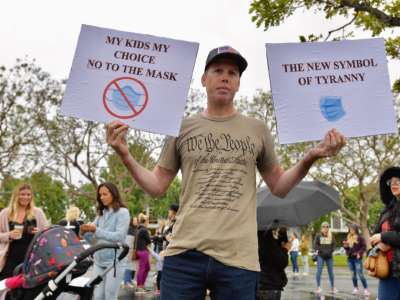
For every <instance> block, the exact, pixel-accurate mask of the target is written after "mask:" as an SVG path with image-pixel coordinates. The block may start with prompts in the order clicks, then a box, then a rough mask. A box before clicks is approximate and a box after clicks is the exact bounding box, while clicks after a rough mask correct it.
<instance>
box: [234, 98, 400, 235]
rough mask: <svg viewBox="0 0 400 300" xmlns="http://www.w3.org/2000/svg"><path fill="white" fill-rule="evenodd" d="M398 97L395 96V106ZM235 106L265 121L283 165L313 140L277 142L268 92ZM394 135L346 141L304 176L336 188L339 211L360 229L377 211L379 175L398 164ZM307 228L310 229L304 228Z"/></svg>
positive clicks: (369, 223)
mask: <svg viewBox="0 0 400 300" xmlns="http://www.w3.org/2000/svg"><path fill="white" fill-rule="evenodd" d="M398 101H399V99H398V98H397V99H396V107H398V105H399V104H398V103H397V102H398ZM238 107H239V108H240V110H241V111H242V112H244V113H247V114H248V115H251V116H253V117H255V118H258V119H261V120H264V121H265V122H266V123H267V125H268V127H269V128H270V130H271V132H272V135H273V137H274V138H275V141H276V148H275V150H276V152H277V154H278V156H279V160H280V163H281V164H282V165H283V166H284V168H288V167H291V166H293V165H294V164H296V163H297V162H298V161H299V160H300V159H302V157H303V156H304V154H305V153H306V152H307V151H308V150H309V149H310V148H311V147H313V146H314V144H315V143H299V144H291V145H279V144H278V141H277V131H276V120H275V117H274V116H275V114H274V106H273V103H272V98H271V94H270V93H266V92H262V91H258V92H257V93H256V94H255V95H254V96H253V98H252V99H251V100H250V101H249V100H247V99H245V98H243V99H241V100H240V101H239V103H238ZM399 157H400V144H399V143H398V138H397V136H394V135H381V136H372V137H363V138H354V139H351V140H348V145H347V146H346V147H345V148H343V149H342V151H341V152H340V154H339V155H337V156H336V157H334V158H330V159H323V160H319V161H317V163H316V164H315V165H314V167H313V168H312V169H311V170H310V172H309V175H308V176H307V178H306V179H308V180H310V179H317V180H321V181H323V182H325V183H327V184H328V185H330V186H333V187H335V188H336V189H337V190H338V191H339V194H340V201H341V206H342V208H341V211H342V214H343V216H344V218H345V220H348V221H349V222H354V223H357V224H359V225H360V226H361V227H362V228H363V230H366V229H367V228H369V227H371V226H372V225H373V224H374V223H375V222H376V219H377V217H378V214H379V209H380V207H381V201H380V200H379V194H378V189H377V180H378V174H380V172H381V171H382V170H383V169H384V168H386V167H387V166H389V165H398V164H399V163H400V160H399ZM327 220H329V216H324V217H322V218H321V219H320V220H316V221H315V222H313V226H311V227H312V229H311V231H313V232H316V231H318V230H319V227H320V224H321V222H322V221H327ZM307 229H308V230H310V229H309V228H307Z"/></svg>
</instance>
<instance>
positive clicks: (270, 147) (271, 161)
mask: <svg viewBox="0 0 400 300" xmlns="http://www.w3.org/2000/svg"><path fill="white" fill-rule="evenodd" d="M261 142H262V148H261V152H260V154H259V156H258V157H257V169H258V171H260V172H263V171H265V170H266V169H268V168H270V167H271V166H273V165H276V164H278V159H277V157H276V153H275V147H274V140H273V138H272V136H271V132H270V131H269V129H268V128H267V126H266V125H265V124H263V129H262V133H261Z"/></svg>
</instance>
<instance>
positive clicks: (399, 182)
mask: <svg viewBox="0 0 400 300" xmlns="http://www.w3.org/2000/svg"><path fill="white" fill-rule="evenodd" d="M386 184H387V185H388V186H391V185H400V178H390V179H388V180H387V181H386Z"/></svg>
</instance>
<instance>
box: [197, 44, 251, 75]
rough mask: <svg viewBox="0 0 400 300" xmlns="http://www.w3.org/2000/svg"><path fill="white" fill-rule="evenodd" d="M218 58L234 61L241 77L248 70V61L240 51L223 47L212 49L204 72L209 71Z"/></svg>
mask: <svg viewBox="0 0 400 300" xmlns="http://www.w3.org/2000/svg"><path fill="white" fill-rule="evenodd" d="M217 58H228V59H230V60H232V61H233V62H234V63H235V64H236V65H237V66H238V68H239V73H240V75H242V73H243V71H244V70H246V68H247V61H246V60H245V59H244V57H243V56H242V55H241V54H240V53H239V51H237V50H235V49H233V48H232V47H231V46H221V47H218V48H215V49H212V50H211V51H210V53H208V56H207V60H206V66H205V68H204V71H207V69H208V67H209V66H210V64H211V63H212V62H213V61H215V60H216V59H217Z"/></svg>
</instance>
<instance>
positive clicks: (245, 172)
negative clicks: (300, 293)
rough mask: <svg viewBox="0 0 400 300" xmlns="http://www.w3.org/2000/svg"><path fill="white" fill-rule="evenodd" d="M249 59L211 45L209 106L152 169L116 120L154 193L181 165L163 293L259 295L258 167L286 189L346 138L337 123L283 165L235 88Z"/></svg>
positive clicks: (118, 135)
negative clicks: (240, 107) (237, 100)
mask: <svg viewBox="0 0 400 300" xmlns="http://www.w3.org/2000/svg"><path fill="white" fill-rule="evenodd" d="M246 67H247V62H246V60H245V59H244V58H243V57H242V56H241V55H240V53H239V52H237V51H236V50H235V49H233V48H231V47H229V46H225V47H219V48H216V49H213V50H211V51H210V53H209V55H208V57H207V60H206V65H205V71H204V74H203V76H202V79H201V81H202V84H203V86H204V87H205V88H206V92H207V108H206V109H205V110H204V111H203V112H202V113H200V114H197V115H195V116H191V117H189V118H187V119H186V120H184V121H183V123H182V126H181V129H180V134H179V136H178V137H168V138H167V139H166V143H165V145H164V148H163V151H162V153H161V156H160V159H159V161H158V164H157V165H156V166H155V168H154V169H153V170H152V171H150V170H147V169H145V168H144V167H142V166H141V165H139V164H138V163H137V162H136V161H135V160H134V159H133V157H132V156H131V154H130V153H129V149H128V146H127V144H126V141H125V135H126V133H127V130H128V127H127V126H126V125H124V124H122V123H121V122H118V121H115V122H112V123H111V124H109V125H108V127H107V141H108V143H109V144H110V145H111V146H112V147H113V148H114V150H115V151H116V153H117V154H118V155H119V156H120V158H121V160H122V162H123V163H124V164H125V166H126V167H127V169H128V170H129V172H130V173H131V175H132V177H133V178H134V180H135V181H136V182H137V183H138V184H139V185H140V186H141V187H142V188H143V190H145V191H146V192H147V193H148V194H150V195H151V196H153V197H159V196H160V195H162V194H164V193H165V192H166V190H167V189H168V187H169V185H170V184H171V182H172V180H173V179H174V177H175V176H176V174H177V173H178V171H179V170H181V172H182V193H181V199H180V207H179V211H178V214H177V216H176V223H175V227H174V230H173V237H172V240H171V243H170V244H169V246H168V248H167V251H166V258H165V261H164V267H163V279H162V283H161V298H162V299H163V300H166V299H202V300H203V299H204V297H205V293H206V289H209V290H210V291H211V298H212V299H240V300H244V299H252V300H253V299H254V298H255V290H256V282H257V273H258V272H259V271H260V266H259V261H258V247H257V224H256V199H255V194H256V168H257V169H258V170H259V172H260V173H261V176H262V177H263V179H264V181H265V183H266V184H267V185H268V187H269V188H270V190H271V191H272V192H273V193H274V194H275V195H277V196H279V197H284V196H285V195H286V194H287V193H288V192H289V191H290V190H291V189H292V188H293V187H294V186H295V185H296V184H297V183H298V182H300V181H301V179H302V178H303V177H304V176H305V175H306V174H307V172H308V170H309V169H310V167H311V166H312V164H313V163H314V162H315V161H316V160H317V159H319V158H322V157H328V156H333V155H335V154H336V153H338V151H339V150H340V149H341V148H342V147H343V145H344V144H345V139H344V137H343V136H342V135H341V134H340V133H338V132H337V131H336V130H335V129H332V130H330V131H329V132H328V133H327V134H326V135H325V138H324V140H323V141H322V142H321V143H320V144H319V145H318V146H316V147H315V148H313V149H311V150H310V151H309V152H308V153H307V154H306V155H305V156H304V158H303V159H302V160H301V161H300V162H299V163H298V164H296V165H295V166H293V167H292V168H290V169H289V170H286V171H284V170H283V169H282V168H281V166H280V165H279V163H278V161H277V158H276V155H275V151H274V146H273V141H272V137H271V134H270V132H269V130H268V129H267V127H266V125H265V123H264V122H262V121H259V120H256V119H254V118H249V117H246V116H244V115H242V114H240V113H239V112H237V111H236V109H235V107H234V103H233V99H234V96H235V94H236V92H237V91H238V89H239V86H240V77H241V74H242V72H243V71H244V70H245V69H246Z"/></svg>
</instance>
